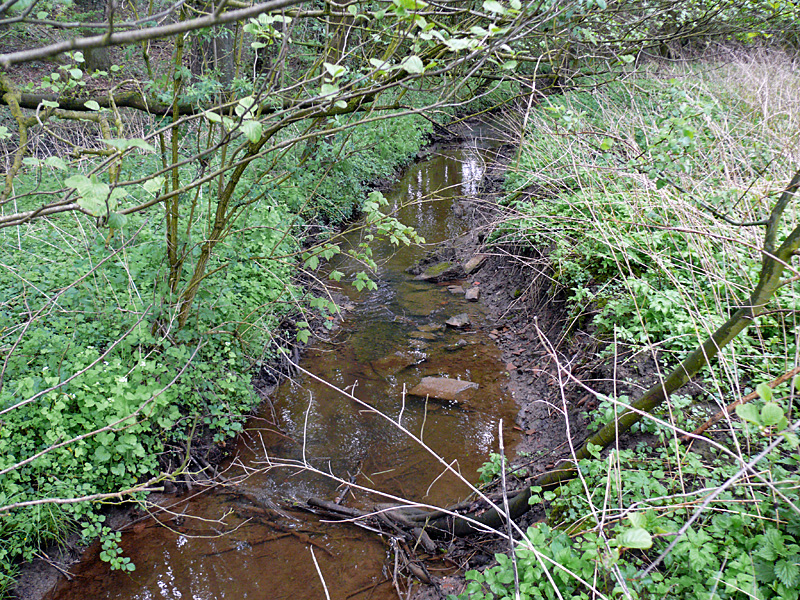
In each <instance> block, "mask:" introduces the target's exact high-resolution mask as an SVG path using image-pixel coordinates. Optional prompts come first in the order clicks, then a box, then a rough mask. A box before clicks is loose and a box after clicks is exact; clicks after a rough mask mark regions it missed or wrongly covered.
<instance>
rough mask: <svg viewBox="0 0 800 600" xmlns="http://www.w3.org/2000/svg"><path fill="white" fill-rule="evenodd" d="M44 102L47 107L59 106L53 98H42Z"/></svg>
mask: <svg viewBox="0 0 800 600" xmlns="http://www.w3.org/2000/svg"><path fill="white" fill-rule="evenodd" d="M42 104H44V105H45V106H46V107H47V108H58V102H53V101H52V100H42Z"/></svg>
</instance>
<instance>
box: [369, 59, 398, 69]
mask: <svg viewBox="0 0 800 600" xmlns="http://www.w3.org/2000/svg"><path fill="white" fill-rule="evenodd" d="M369 64H371V65H372V66H373V67H375V68H376V69H380V70H383V71H386V70H388V69H389V68H391V66H392V63H390V62H387V61H385V60H381V59H379V58H370V59H369Z"/></svg>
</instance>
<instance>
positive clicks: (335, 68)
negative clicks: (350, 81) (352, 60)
mask: <svg viewBox="0 0 800 600" xmlns="http://www.w3.org/2000/svg"><path fill="white" fill-rule="evenodd" d="M322 66H324V67H325V70H326V71H327V72H328V74H329V75H330V76H331V77H333V78H334V79H336V78H338V77H341V76H342V75H344V74H345V73H347V67H345V66H343V65H332V64H331V63H327V62H326V63H322Z"/></svg>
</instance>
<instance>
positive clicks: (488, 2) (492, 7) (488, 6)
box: [483, 0, 506, 15]
mask: <svg viewBox="0 0 800 600" xmlns="http://www.w3.org/2000/svg"><path fill="white" fill-rule="evenodd" d="M483 10H485V11H486V12H491V13H497V14H500V15H502V14H503V13H505V12H506V7H505V6H503V5H502V4H500V3H499V2H497V0H484V2H483Z"/></svg>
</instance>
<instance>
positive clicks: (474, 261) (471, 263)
mask: <svg viewBox="0 0 800 600" xmlns="http://www.w3.org/2000/svg"><path fill="white" fill-rule="evenodd" d="M487 258H489V255H488V254H476V255H475V256H473V257H472V258H470V259H469V260H468V261H467V262H466V263H464V271H465V272H466V274H467V275H470V274H472V273H474V272H475V271H477V270H478V269H480V268H481V267H482V266H483V263H484V262H486V259H487Z"/></svg>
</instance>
